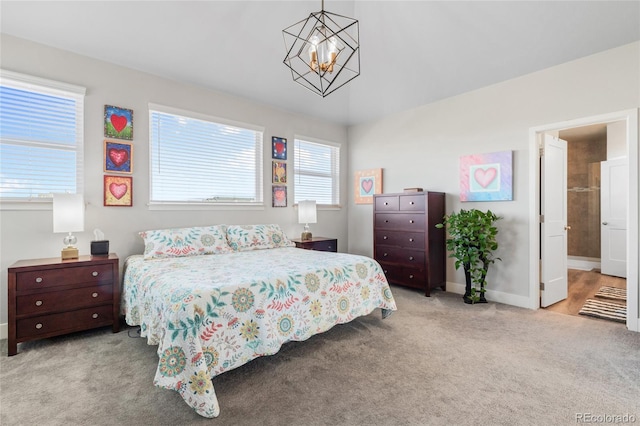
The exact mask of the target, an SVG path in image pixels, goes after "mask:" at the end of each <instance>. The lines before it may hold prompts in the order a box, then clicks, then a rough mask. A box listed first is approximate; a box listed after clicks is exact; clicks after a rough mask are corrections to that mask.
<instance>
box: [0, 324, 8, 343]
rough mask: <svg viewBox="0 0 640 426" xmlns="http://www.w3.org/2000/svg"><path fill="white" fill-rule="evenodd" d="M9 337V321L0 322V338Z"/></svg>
mask: <svg viewBox="0 0 640 426" xmlns="http://www.w3.org/2000/svg"><path fill="white" fill-rule="evenodd" d="M8 337H9V323H7V322H5V323H2V324H0V340H2V339H6V338H8Z"/></svg>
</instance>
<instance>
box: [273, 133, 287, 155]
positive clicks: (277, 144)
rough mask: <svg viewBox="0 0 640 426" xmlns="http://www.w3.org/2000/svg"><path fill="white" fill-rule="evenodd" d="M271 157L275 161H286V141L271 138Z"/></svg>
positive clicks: (274, 137) (275, 137)
mask: <svg viewBox="0 0 640 426" xmlns="http://www.w3.org/2000/svg"><path fill="white" fill-rule="evenodd" d="M271 157H272V158H275V159H277V160H286V159H287V140H286V139H285V138H279V137H277V136H273V137H271Z"/></svg>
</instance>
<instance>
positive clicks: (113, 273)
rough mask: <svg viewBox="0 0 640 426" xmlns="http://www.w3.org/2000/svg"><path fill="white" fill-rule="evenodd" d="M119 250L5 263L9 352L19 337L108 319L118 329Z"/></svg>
mask: <svg viewBox="0 0 640 426" xmlns="http://www.w3.org/2000/svg"><path fill="white" fill-rule="evenodd" d="M118 271H119V269H118V256H117V255H115V254H110V255H105V256H80V258H78V259H69V260H61V259H60V258H59V257H55V258H49V259H31V260H20V261H18V262H16V263H14V264H13V265H11V266H10V267H9V283H8V285H9V299H8V305H9V356H12V355H15V354H17V353H18V343H20V342H26V341H29V340H37V339H43V338H47V337H52V336H59V335H61V334H68V333H72V332H74V331H81V330H88V329H91V328H96V327H103V326H106V325H111V326H112V327H113V332H114V333H117V332H118V331H120V317H119V314H120V284H119V280H118V274H119V272H118Z"/></svg>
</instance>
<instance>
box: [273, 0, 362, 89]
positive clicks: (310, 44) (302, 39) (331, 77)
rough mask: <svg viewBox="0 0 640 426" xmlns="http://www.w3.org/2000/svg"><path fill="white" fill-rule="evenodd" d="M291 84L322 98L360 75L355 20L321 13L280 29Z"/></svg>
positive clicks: (325, 12)
mask: <svg viewBox="0 0 640 426" xmlns="http://www.w3.org/2000/svg"><path fill="white" fill-rule="evenodd" d="M282 36H283V38H284V44H285V48H286V50H287V56H286V57H285V58H284V61H283V62H284V64H285V65H286V66H287V67H289V68H290V69H291V76H292V77H293V81H295V82H296V83H298V84H300V85H302V86H304V87H306V88H307V89H309V90H311V91H312V92H314V93H316V94H318V95H320V96H322V97H323V98H324V97H325V96H327V95H329V94H330V93H333V92H334V91H335V90H337V89H339V88H340V87H342V86H344V85H345V84H347V83H348V82H350V81H351V80H353V79H354V78H356V77H357V76H359V75H360V43H359V40H360V33H359V28H358V21H357V20H356V19H352V18H349V17H346V16H343V15H338V14H335V13H331V12H327V11H325V10H324V0H322V10H321V11H320V12H313V13H311V14H309V17H308V18H306V19H303V20H301V21H300V22H297V23H295V24H293V25H291V26H290V27H287V28H285V29H284V30H282Z"/></svg>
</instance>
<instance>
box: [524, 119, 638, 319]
mask: <svg viewBox="0 0 640 426" xmlns="http://www.w3.org/2000/svg"><path fill="white" fill-rule="evenodd" d="M617 121H623V122H624V134H625V135H626V140H627V141H628V142H627V144H626V157H627V158H628V173H627V175H626V176H627V179H628V187H627V188H628V189H627V190H626V191H627V193H628V201H629V203H628V209H627V213H628V215H627V220H626V226H627V231H626V234H627V235H628V239H627V243H626V256H625V257H626V262H627V266H626V272H627V278H626V287H627V289H626V297H627V312H626V314H627V315H626V316H627V319H626V326H627V328H628V329H629V330H632V331H640V314H639V310H638V305H639V288H638V261H637V259H638V252H639V244H638V240H639V233H638V195H639V191H638V162H639V161H638V110H637V109H633V110H627V111H621V112H618V113H611V114H606V115H601V116H596V117H589V118H584V119H577V120H571V121H567V122H561V123H555V124H548V125H544V126H539V127H536V128H532V129H531V130H530V138H529V139H530V156H531V157H530V194H529V196H530V205H531V210H530V253H531V257H530V261H531V265H530V277H529V278H530V280H529V282H530V303H531V307H532V308H534V309H537V308H539V307H540V306H541V301H540V297H541V295H542V294H543V293H544V292H545V290H544V285H545V283H544V281H543V280H542V277H543V276H544V275H545V274H544V270H545V266H548V265H549V264H553V263H554V262H553V259H552V260H551V262H549V259H548V258H546V257H545V255H544V248H543V247H542V243H541V238H542V235H543V233H542V230H543V227H544V226H545V225H543V223H541V221H544V220H545V217H544V216H542V215H541V205H542V204H543V203H544V201H545V200H544V193H543V191H542V189H541V178H542V177H543V174H542V171H541V169H542V161H541V157H540V156H539V155H538V153H539V151H540V147H541V142H542V140H543V139H545V138H544V137H543V136H544V135H545V134H547V135H555V136H556V137H557V136H558V135H559V133H560V132H561V131H565V130H567V129H573V128H578V127H585V126H592V125H600V124H608V123H614V122H617ZM565 205H566V203H565ZM567 225H568V224H566V223H565V226H567ZM563 258H565V259H566V256H565V257H563ZM630 259H631V261H630ZM556 263H557V262H556ZM565 270H566V268H565ZM567 274H568V271H567ZM566 281H568V277H567V279H566Z"/></svg>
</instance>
